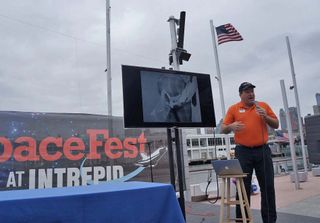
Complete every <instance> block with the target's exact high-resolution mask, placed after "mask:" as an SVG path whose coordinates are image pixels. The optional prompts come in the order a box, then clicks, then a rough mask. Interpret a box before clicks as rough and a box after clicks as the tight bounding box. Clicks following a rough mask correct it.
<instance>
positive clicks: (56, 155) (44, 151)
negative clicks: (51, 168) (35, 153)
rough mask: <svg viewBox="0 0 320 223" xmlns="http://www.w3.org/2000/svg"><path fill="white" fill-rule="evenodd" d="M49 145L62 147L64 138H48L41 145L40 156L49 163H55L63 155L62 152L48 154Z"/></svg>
mask: <svg viewBox="0 0 320 223" xmlns="http://www.w3.org/2000/svg"><path fill="white" fill-rule="evenodd" d="M49 144H54V145H56V147H62V138H61V137H59V138H55V137H47V138H45V139H43V140H42V141H41V142H40V145H39V153H40V156H41V157H42V158H43V159H44V160H48V161H55V160H58V159H60V158H61V156H62V153H61V152H60V151H57V152H55V153H54V154H49V153H48V145H49Z"/></svg>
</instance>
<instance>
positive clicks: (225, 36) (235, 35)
mask: <svg viewBox="0 0 320 223" xmlns="http://www.w3.org/2000/svg"><path fill="white" fill-rule="evenodd" d="M216 31H217V36H218V44H219V45H220V44H222V43H226V42H230V41H241V40H243V38H242V36H241V35H240V33H239V32H238V31H237V30H236V29H235V28H234V27H233V26H232V25H231V24H230V23H228V24H225V25H222V26H218V27H216Z"/></svg>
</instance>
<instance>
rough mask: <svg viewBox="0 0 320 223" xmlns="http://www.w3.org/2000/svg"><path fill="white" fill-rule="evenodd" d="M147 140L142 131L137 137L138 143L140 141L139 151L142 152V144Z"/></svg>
mask: <svg viewBox="0 0 320 223" xmlns="http://www.w3.org/2000/svg"><path fill="white" fill-rule="evenodd" d="M146 142H147V139H146V138H145V137H144V132H142V133H141V134H140V136H139V138H138V143H140V153H144V146H145V144H146Z"/></svg>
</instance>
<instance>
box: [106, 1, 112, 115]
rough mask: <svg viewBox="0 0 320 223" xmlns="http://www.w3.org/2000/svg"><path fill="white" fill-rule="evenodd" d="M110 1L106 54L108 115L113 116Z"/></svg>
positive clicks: (107, 12)
mask: <svg viewBox="0 0 320 223" xmlns="http://www.w3.org/2000/svg"><path fill="white" fill-rule="evenodd" d="M110 39H111V38H110V0H106V42H107V46H106V53H107V61H106V63H107V69H106V72H107V106H108V113H107V114H108V115H110V116H111V115H112V90H111V47H110V45H111V44H110V42H111V41H110Z"/></svg>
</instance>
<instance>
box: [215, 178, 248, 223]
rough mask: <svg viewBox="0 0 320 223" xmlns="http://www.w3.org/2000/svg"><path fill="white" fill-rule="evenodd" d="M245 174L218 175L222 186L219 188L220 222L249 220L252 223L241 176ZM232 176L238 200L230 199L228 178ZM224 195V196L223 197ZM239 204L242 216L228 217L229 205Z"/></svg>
mask: <svg viewBox="0 0 320 223" xmlns="http://www.w3.org/2000/svg"><path fill="white" fill-rule="evenodd" d="M246 176H247V174H238V175H219V177H220V178H222V183H223V184H222V188H221V204H220V223H224V222H230V221H232V222H235V221H236V220H237V221H241V220H242V222H250V223H252V222H253V221H252V213H251V210H250V206H249V200H248V196H247V192H246V189H245V186H244V183H243V178H244V177H246ZM231 178H234V179H235V180H236V188H237V192H238V197H239V200H230V179H231ZM225 190H227V195H225ZM225 196H226V197H225ZM237 204H239V205H240V209H241V215H242V218H235V219H231V218H230V206H231V205H237ZM224 206H227V213H226V219H224ZM246 212H247V214H248V218H247V216H246Z"/></svg>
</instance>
